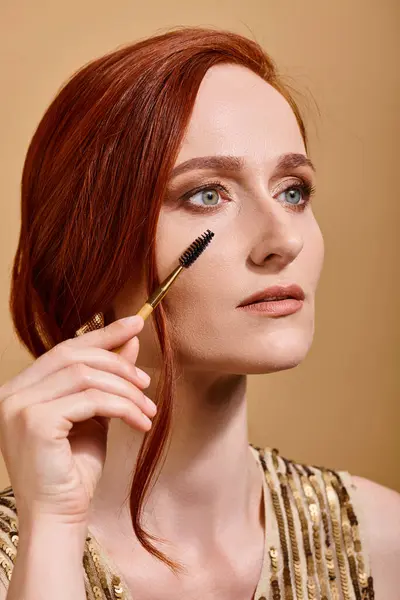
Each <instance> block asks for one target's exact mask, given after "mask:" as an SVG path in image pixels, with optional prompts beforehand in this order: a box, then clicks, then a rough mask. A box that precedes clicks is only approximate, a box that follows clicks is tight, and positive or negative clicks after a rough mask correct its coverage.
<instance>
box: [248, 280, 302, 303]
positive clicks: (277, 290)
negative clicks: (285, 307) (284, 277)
mask: <svg viewBox="0 0 400 600" xmlns="http://www.w3.org/2000/svg"><path fill="white" fill-rule="evenodd" d="M275 297H277V298H294V299H295V300H304V297H305V294H304V291H303V289H302V288H301V287H300V286H299V285H297V284H291V285H286V286H283V285H273V286H271V287H269V288H266V289H265V290H261V291H260V292H256V293H255V294H252V295H251V296H249V297H248V298H246V299H245V300H243V302H241V303H240V304H239V306H246V305H247V304H253V303H254V302H258V301H260V300H269V299H270V298H275Z"/></svg>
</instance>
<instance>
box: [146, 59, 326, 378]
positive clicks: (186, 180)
mask: <svg viewBox="0 0 400 600" xmlns="http://www.w3.org/2000/svg"><path fill="white" fill-rule="evenodd" d="M287 155H300V157H299V156H297V157H293V156H292V159H293V158H294V160H287V161H286V163H287V164H286V165H285V164H282V159H283V158H285V156H286V157H287ZM221 156H222V157H226V156H233V157H237V158H238V159H239V158H240V160H241V161H242V163H243V166H242V167H241V168H239V166H238V165H237V166H236V167H235V168H221V167H218V166H215V167H213V166H212V165H211V160H210V161H209V163H210V164H209V165H208V166H207V168H199V166H197V167H196V168H190V169H189V168H187V169H185V170H184V171H181V173H179V174H176V175H175V176H174V174H172V176H171V179H170V182H169V189H168V194H167V197H166V199H165V204H164V206H163V208H162V210H161V214H160V219H159V224H158V230H157V250H156V253H157V265H158V269H159V277H160V280H162V279H164V278H165V277H166V276H167V275H168V274H169V273H170V271H171V270H172V269H173V268H174V267H175V266H176V265H177V264H178V259H179V256H180V255H181V254H182V252H183V251H184V250H185V249H186V248H187V246H189V245H190V244H191V243H192V242H193V240H194V239H195V238H196V237H198V236H200V235H201V234H202V233H203V232H205V231H206V230H207V229H210V230H211V231H213V232H214V233H215V237H214V238H213V240H212V241H211V243H210V245H209V246H208V247H207V249H206V250H205V251H204V252H203V254H202V255H201V256H200V257H199V258H198V259H197V260H196V262H195V263H194V264H193V265H192V266H191V267H190V268H189V269H185V270H184V272H183V273H181V275H180V276H179V277H178V279H177V281H176V282H175V283H174V284H173V286H172V287H171V289H170V291H169V292H168V294H167V296H166V297H165V298H164V300H163V301H162V302H163V305H164V308H165V310H166V312H167V315H168V321H169V324H168V326H169V331H170V335H171V338H172V344H173V347H174V348H175V350H176V351H177V353H178V359H179V362H180V364H181V365H182V366H184V367H185V369H196V370H199V369H200V370H207V371H210V370H212V371H217V372H225V373H235V374H239V373H268V372H272V371H279V370H282V369H288V368H291V367H294V366H296V365H297V364H298V363H299V362H301V360H302V359H304V357H305V355H306V353H307V351H308V350H309V347H310V345H311V342H312V337H313V333H314V297H315V290H316V286H317V282H318V279H319V276H320V271H321V266H322V262H323V253H324V247H323V239H322V235H321V232H320V229H319V227H318V225H317V223H316V220H315V218H314V215H313V212H312V209H311V206H310V204H309V203H308V201H309V195H308V193H307V191H305V190H306V188H307V187H309V186H312V185H313V184H314V183H315V175H314V172H313V168H312V166H311V165H310V164H309V163H308V161H307V160H306V151H305V147H304V143H303V139H302V136H301V133H300V131H299V127H298V124H297V121H296V118H295V116H294V113H293V112H292V109H291V108H290V106H289V104H288V103H287V101H286V100H285V99H284V98H283V97H282V96H281V95H280V94H279V92H277V91H276V90H275V89H274V88H273V87H272V86H271V85H269V84H268V83H266V82H265V81H263V80H262V79H261V78H260V77H258V76H257V75H255V74H254V73H253V72H251V71H250V70H248V69H245V68H243V67H241V66H236V65H217V66H215V67H212V68H211V69H210V70H209V71H208V72H207V74H206V77H205V78H204V80H203V81H202V84H201V87H200V89H199V92H198V95H197V99H196V103H195V106H194V110H193V114H192V117H191V120H190V124H189V128H188V131H187V134H186V136H185V139H184V141H183V144H182V147H181V150H180V154H179V156H178V159H177V161H176V165H175V167H179V166H181V165H182V164H183V163H185V162H186V161H189V160H191V159H194V158H196V159H198V158H201V157H221ZM289 159H290V157H289ZM298 159H299V160H298ZM302 159H303V160H302ZM279 163H281V166H280V167H279ZM301 163H303V164H301ZM296 165H298V166H296ZM200 188H203V190H201V189H200ZM204 188H206V189H204ZM288 284H297V285H299V286H301V288H302V289H303V291H304V294H305V299H304V301H303V305H302V308H301V309H300V310H298V311H297V312H295V313H293V314H289V315H286V316H271V315H268V314H265V313H264V314H263V313H258V312H245V311H243V310H242V309H239V308H237V307H238V305H239V304H240V303H241V302H242V301H243V300H245V299H246V298H247V297H248V296H250V295H251V294H254V293H255V292H258V291H260V290H264V289H265V288H268V287H270V286H275V285H285V286H286V285H288ZM135 305H137V303H136V304H135ZM156 310H157V309H156ZM154 340H155V337H154V330H153V331H152V328H151V327H149V326H148V324H147V325H146V326H145V327H144V329H143V331H142V333H141V334H140V353H139V358H138V361H137V364H138V365H142V366H143V367H146V366H148V367H151V366H155V365H154V356H155V355H156V353H155V351H154V350H155V341H154Z"/></svg>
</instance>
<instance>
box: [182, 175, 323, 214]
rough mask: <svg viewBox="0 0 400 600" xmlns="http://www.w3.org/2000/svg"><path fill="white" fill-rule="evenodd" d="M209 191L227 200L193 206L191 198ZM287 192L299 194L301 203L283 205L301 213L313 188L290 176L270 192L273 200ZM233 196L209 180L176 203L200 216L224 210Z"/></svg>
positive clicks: (215, 182) (220, 185) (217, 183)
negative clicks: (222, 195) (214, 203)
mask: <svg viewBox="0 0 400 600" xmlns="http://www.w3.org/2000/svg"><path fill="white" fill-rule="evenodd" d="M209 191H218V192H220V193H222V194H224V195H226V196H227V197H228V198H227V200H225V202H223V203H221V204H216V205H203V206H201V205H199V204H195V203H194V202H193V201H192V199H193V196H195V195H196V194H199V193H200V192H209ZM289 191H297V192H299V193H300V195H301V203H298V204H294V203H292V202H285V201H283V203H284V204H286V205H287V206H288V208H289V210H294V211H297V212H301V211H304V209H305V208H306V206H307V205H308V204H309V202H310V201H311V198H312V196H313V195H314V194H315V186H313V185H312V183H311V181H309V180H308V178H303V177H300V176H297V177H293V176H292V177H291V178H290V179H287V180H285V181H283V182H281V183H280V184H279V185H278V186H276V187H275V189H274V190H273V192H272V195H273V197H274V198H276V197H277V196H279V195H281V194H284V193H286V192H289ZM233 195H234V194H233V191H232V190H231V189H230V187H229V186H227V185H226V184H223V183H222V182H221V181H220V180H218V179H214V180H211V181H210V180H209V181H205V182H204V183H203V184H202V185H200V186H198V187H196V188H193V189H190V190H188V191H187V192H185V193H184V194H183V195H182V196H180V197H179V198H178V200H177V202H178V204H179V206H182V207H184V208H185V209H188V210H190V211H192V212H196V213H202V214H205V213H215V212H216V211H221V210H223V209H224V208H226V207H227V205H228V204H229V203H230V202H234V200H233V199H232V196H233Z"/></svg>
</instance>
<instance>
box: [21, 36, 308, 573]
mask: <svg viewBox="0 0 400 600" xmlns="http://www.w3.org/2000/svg"><path fill="white" fill-rule="evenodd" d="M221 63H233V64H236V65H241V66H243V67H246V68H248V69H250V70H252V71H253V72H254V73H256V74H257V75H259V76H260V77H262V78H263V79H264V80H265V81H266V82H268V83H269V84H270V85H272V86H273V87H274V88H276V89H277V90H278V91H279V92H280V93H281V94H282V95H283V96H284V97H285V98H286V100H287V101H288V102H289V104H290V105H291V107H292V109H293V111H294V114H295V116H296V118H297V121H298V124H299V128H300V131H301V134H302V136H303V139H304V142H305V144H306V146H307V138H306V132H305V127H304V123H303V120H302V118H301V116H300V113H299V110H298V107H297V105H296V103H295V101H294V99H293V97H292V95H291V93H290V92H289V90H288V88H287V86H285V85H284V84H283V83H282V81H281V79H280V77H278V73H277V70H276V67H275V65H274V63H273V61H272V60H271V58H270V57H269V56H268V55H267V54H266V52H265V51H264V50H263V49H262V47H261V46H260V45H259V44H258V43H257V42H255V41H252V40H250V39H248V38H246V37H243V36H241V35H239V34H237V33H232V32H229V31H225V30H218V29H217V30H214V29H211V28H202V27H178V28H174V30H172V31H168V32H167V33H163V34H160V35H157V36H153V37H150V38H147V39H143V40H140V41H138V42H135V43H133V44H129V45H126V46H123V47H121V48H119V49H117V50H115V51H113V52H111V53H108V54H106V55H105V56H102V57H100V58H97V59H95V60H92V61H91V62H89V63H88V64H86V65H84V66H83V67H82V68H81V69H79V70H78V71H77V72H76V73H75V74H74V75H73V76H72V77H71V78H70V79H69V80H68V81H67V82H66V83H65V84H64V85H63V86H62V88H61V89H60V91H59V92H58V94H57V95H56V97H55V98H54V100H53V101H52V102H51V104H50V106H49V107H48V109H47V110H46V112H45V114H44V116H43V117H42V119H41V121H40V123H39V125H38V127H37V129H36V132H35V134H34V136H33V138H32V140H31V143H30V145H29V148H28V151H27V155H26V159H25V163H24V168H23V173H22V188H21V231H20V237H19V243H18V248H17V251H16V255H15V259H14V265H13V271H12V281H11V291H10V309H11V315H12V319H13V323H14V326H15V329H16V332H17V335H18V337H19V339H20V340H21V342H22V343H23V344H24V345H25V346H26V347H27V349H28V350H29V352H30V353H31V354H32V355H33V356H34V357H35V358H37V357H39V356H40V355H41V354H43V353H45V352H46V351H47V350H49V349H50V348H51V347H53V346H54V345H56V344H58V343H60V342H61V341H63V340H66V339H68V338H72V337H73V336H74V333H75V331H76V330H77V329H78V328H79V327H80V326H81V325H82V324H83V323H85V322H86V321H87V320H88V319H89V318H90V317H91V316H92V315H93V314H94V313H96V312H103V313H104V315H105V321H106V324H107V323H108V322H111V320H113V314H112V310H111V306H112V303H113V300H114V298H115V296H116V294H117V293H118V291H119V290H121V289H122V288H123V287H124V286H125V285H126V284H127V282H128V280H131V281H132V283H133V284H134V283H135V282H138V281H139V280H140V279H141V276H142V274H143V275H145V276H146V281H147V286H148V287H147V291H148V293H149V294H150V293H151V292H152V291H153V290H154V288H155V287H156V286H157V285H158V284H159V280H158V276H157V269H156V264H155V243H154V240H155V234H156V227H157V220H158V215H159V212H160V208H161V205H162V203H163V198H164V194H165V189H166V185H167V181H168V178H169V175H170V172H171V171H172V168H173V166H174V164H175V162H176V159H177V156H178V152H179V149H180V145H181V142H182V140H183V137H184V135H185V131H186V128H187V126H188V123H189V120H190V116H191V113H192V109H193V105H194V102H195V99H196V95H197V92H198V89H199V86H200V84H201V82H202V79H203V77H204V75H205V74H206V72H207V70H208V69H209V68H210V67H212V66H214V65H216V64H221ZM132 265H137V272H135V273H132ZM153 319H154V325H155V328H156V332H157V336H158V340H159V344H160V350H161V352H162V355H163V366H162V373H161V377H160V383H159V386H158V389H157V394H156V396H157V397H156V399H155V401H156V403H157V405H158V413H157V415H156V417H155V419H154V422H153V427H152V429H151V431H150V432H149V433H148V434H147V435H146V436H145V438H144V442H143V444H142V447H141V449H140V452H139V456H138V460H137V465H136V468H135V473H134V476H133V481H132V488H131V494H130V510H131V515H132V524H133V529H134V531H135V534H136V536H137V538H138V539H139V541H140V543H141V544H142V545H143V546H144V547H145V548H146V549H147V550H148V551H149V552H150V553H151V554H153V555H154V556H156V557H157V558H159V559H160V560H162V561H163V562H164V563H165V564H167V565H168V566H169V567H170V568H172V569H173V570H180V569H179V567H178V565H177V563H175V562H173V561H172V560H170V559H168V557H167V556H165V555H164V554H163V553H161V552H160V551H159V550H158V549H157V548H156V547H155V546H154V545H153V544H151V542H150V541H149V540H150V539H152V540H157V539H158V538H156V537H155V536H152V535H150V534H149V533H147V532H146V531H145V530H144V529H142V527H141V525H140V516H141V512H142V508H143V503H144V499H145V496H146V492H147V490H148V488H149V484H150V483H151V480H152V478H153V475H154V473H155V470H156V467H157V465H158V463H159V461H160V458H161V457H162V454H163V451H164V450H165V448H166V444H167V442H168V439H169V432H170V425H171V417H172V409H173V398H174V368H175V367H174V365H175V359H174V355H173V350H172V347H171V344H170V339H169V336H168V331H167V321H166V315H165V312H164V309H163V306H162V304H161V305H159V307H158V308H157V309H156V310H155V312H154V313H153Z"/></svg>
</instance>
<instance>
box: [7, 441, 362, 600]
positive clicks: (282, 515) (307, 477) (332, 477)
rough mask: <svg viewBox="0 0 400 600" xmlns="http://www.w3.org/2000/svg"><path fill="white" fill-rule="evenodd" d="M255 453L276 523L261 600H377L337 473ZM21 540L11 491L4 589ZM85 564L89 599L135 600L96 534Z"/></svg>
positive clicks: (351, 508) (355, 521) (266, 452)
mask: <svg viewBox="0 0 400 600" xmlns="http://www.w3.org/2000/svg"><path fill="white" fill-rule="evenodd" d="M253 448H254V449H255V450H256V451H257V456H258V458H259V461H260V465H261V467H262V470H263V473H264V475H265V482H266V490H267V494H268V497H269V498H270V503H269V506H270V507H271V508H270V510H269V512H268V519H270V521H269V522H270V523H273V524H274V528H273V529H274V531H270V530H269V528H267V529H266V534H265V542H266V552H267V555H266V558H267V560H266V563H265V572H263V574H262V578H264V579H263V581H265V582H266V584H265V586H264V587H262V588H261V587H260V590H259V594H260V593H261V596H258V597H256V600H267V598H266V596H267V595H268V600H302V599H304V600H314V599H315V600H374V584H373V578H372V575H371V572H370V565H369V561H368V557H367V555H365V554H364V552H363V547H362V540H361V536H360V524H359V522H358V518H357V515H356V513H355V510H354V506H353V502H352V498H351V495H350V493H349V487H348V486H347V488H346V485H345V483H344V481H342V479H341V477H340V475H339V473H337V472H335V471H332V470H329V469H324V468H323V467H314V466H313V467H309V466H307V465H302V464H299V463H295V462H293V461H289V460H287V459H284V458H283V457H281V456H280V455H279V452H278V450H277V449H269V448H268V449H261V448H258V447H256V446H253ZM269 513H271V514H269ZM18 541H19V537H18V521H17V509H16V505H15V498H14V496H13V490H12V488H11V487H8V488H6V489H5V490H3V491H2V492H0V578H1V579H2V582H3V583H4V584H5V585H6V582H9V581H10V579H11V575H12V569H13V565H14V563H15V559H16V554H17V547H18ZM268 557H269V560H268ZM82 565H83V569H84V576H85V587H86V594H87V598H88V600H136V599H134V598H131V595H130V593H129V590H128V588H127V586H126V584H125V582H124V581H122V580H121V577H120V576H119V575H118V574H117V573H115V572H114V569H113V567H112V565H110V564H109V562H108V561H107V560H106V556H105V555H104V553H103V552H102V549H101V547H100V545H99V544H98V542H97V541H96V540H94V539H93V538H92V537H91V536H90V535H87V537H86V543H85V548H84V553H83V556H82Z"/></svg>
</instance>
